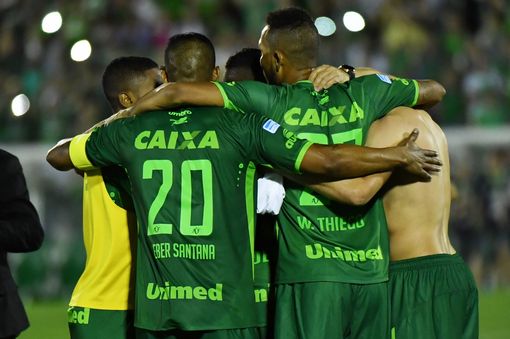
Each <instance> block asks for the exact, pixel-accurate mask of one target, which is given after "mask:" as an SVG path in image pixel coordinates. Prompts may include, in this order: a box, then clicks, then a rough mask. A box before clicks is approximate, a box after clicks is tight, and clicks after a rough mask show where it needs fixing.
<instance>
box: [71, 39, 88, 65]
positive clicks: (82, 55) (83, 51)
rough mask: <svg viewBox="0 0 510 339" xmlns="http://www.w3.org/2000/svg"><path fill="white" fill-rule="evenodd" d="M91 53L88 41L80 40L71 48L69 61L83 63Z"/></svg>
mask: <svg viewBox="0 0 510 339" xmlns="http://www.w3.org/2000/svg"><path fill="white" fill-rule="evenodd" d="M91 53H92V46H91V45H90V42H88V40H80V41H78V42H76V43H75V44H74V45H73V47H71V59H73V60H74V61H76V62H81V61H85V60H87V59H88V58H89V57H90V54H91Z"/></svg>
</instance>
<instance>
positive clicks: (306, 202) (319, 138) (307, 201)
mask: <svg viewBox="0 0 510 339" xmlns="http://www.w3.org/2000/svg"><path fill="white" fill-rule="evenodd" d="M297 136H298V137H299V138H302V139H307V140H309V141H311V142H315V143H318V144H322V145H327V144H328V136H327V135H326V134H322V133H299V134H298V135H297ZM331 140H332V141H333V144H345V143H347V142H353V143H354V144H355V145H361V143H362V141H363V130H362V129H361V128H356V129H353V130H350V131H345V132H340V133H334V134H331ZM327 201H328V200H326V198H324V197H322V199H321V196H320V195H317V194H315V192H313V191H312V190H311V189H308V188H307V189H305V190H304V191H303V192H301V195H300V197H299V205H300V206H323V205H324V204H325V203H327Z"/></svg>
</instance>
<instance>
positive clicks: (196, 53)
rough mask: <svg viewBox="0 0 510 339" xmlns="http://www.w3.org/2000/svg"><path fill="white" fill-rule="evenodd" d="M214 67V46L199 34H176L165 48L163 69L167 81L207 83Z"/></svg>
mask: <svg viewBox="0 0 510 339" xmlns="http://www.w3.org/2000/svg"><path fill="white" fill-rule="evenodd" d="M215 66H216V56H215V51H214V46H213V44H212V42H211V40H209V38H207V37H206V36H205V35H203V34H200V33H194V32H191V33H183V34H176V35H174V36H172V37H171V38H170V39H168V43H167V45H166V48H165V68H166V73H167V75H168V80H169V81H207V80H210V79H211V74H212V71H213V69H214V67H215Z"/></svg>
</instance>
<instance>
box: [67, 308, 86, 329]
mask: <svg viewBox="0 0 510 339" xmlns="http://www.w3.org/2000/svg"><path fill="white" fill-rule="evenodd" d="M89 316H90V308H83V310H81V311H78V310H75V309H74V307H70V308H69V309H68V310H67V320H68V322H70V323H72V324H80V325H87V324H88V323H89Z"/></svg>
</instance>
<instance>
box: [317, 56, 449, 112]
mask: <svg viewBox="0 0 510 339" xmlns="http://www.w3.org/2000/svg"><path fill="white" fill-rule="evenodd" d="M373 74H381V72H380V71H378V70H376V69H373V68H369V67H359V68H356V69H355V71H352V73H351V76H352V75H354V77H356V78H358V77H361V76H366V75H373ZM388 77H389V78H390V79H392V80H396V79H398V78H397V77H395V76H393V75H388ZM308 79H309V80H310V81H312V82H313V84H314V87H315V89H316V90H321V89H323V88H329V87H331V86H333V85H334V84H336V83H344V82H346V81H348V80H349V79H350V75H349V74H348V73H347V72H346V69H345V68H342V66H340V67H338V68H337V67H334V66H330V65H321V66H319V67H316V68H314V70H313V71H312V73H310V76H309V78H308ZM416 83H417V91H418V96H417V98H416V102H415V103H414V106H413V107H416V108H421V109H427V108H430V107H432V106H434V105H435V104H437V103H439V102H440V101H441V100H443V97H444V95H445V94H446V89H445V88H444V87H443V86H442V85H441V84H440V83H438V82H437V81H435V80H416Z"/></svg>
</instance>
